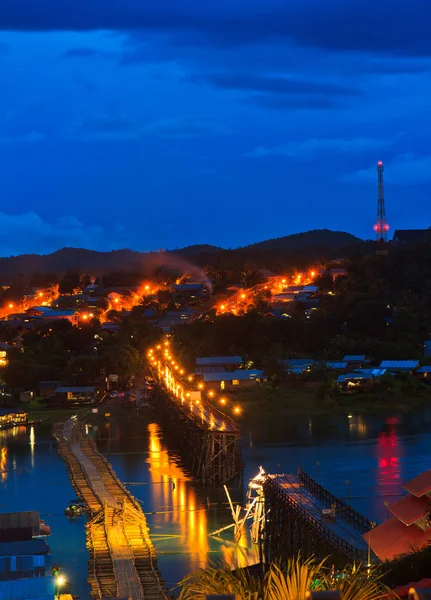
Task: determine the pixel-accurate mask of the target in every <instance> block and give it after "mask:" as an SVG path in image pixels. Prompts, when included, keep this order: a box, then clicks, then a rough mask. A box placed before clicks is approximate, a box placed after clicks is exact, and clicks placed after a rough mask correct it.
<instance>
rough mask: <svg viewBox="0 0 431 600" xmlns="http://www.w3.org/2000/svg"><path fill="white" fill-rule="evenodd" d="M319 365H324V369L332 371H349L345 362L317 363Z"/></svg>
mask: <svg viewBox="0 0 431 600" xmlns="http://www.w3.org/2000/svg"><path fill="white" fill-rule="evenodd" d="M318 365H322V366H323V367H326V368H327V369H331V370H332V371H344V370H345V369H347V362H344V361H335V362H331V361H329V362H326V361H325V362H322V363H316V366H318Z"/></svg>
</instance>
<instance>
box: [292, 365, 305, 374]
mask: <svg viewBox="0 0 431 600" xmlns="http://www.w3.org/2000/svg"><path fill="white" fill-rule="evenodd" d="M304 370H306V368H305V369H304V368H303V367H289V368H288V372H289V373H295V374H296V375H301V374H302V373H303V372H304Z"/></svg>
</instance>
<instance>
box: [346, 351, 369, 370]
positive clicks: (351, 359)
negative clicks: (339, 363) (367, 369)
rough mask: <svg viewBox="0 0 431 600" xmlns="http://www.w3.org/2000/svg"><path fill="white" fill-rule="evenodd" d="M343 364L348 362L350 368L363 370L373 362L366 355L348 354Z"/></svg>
mask: <svg viewBox="0 0 431 600" xmlns="http://www.w3.org/2000/svg"><path fill="white" fill-rule="evenodd" d="M343 362H346V363H347V366H348V367H349V368H350V367H356V368H362V367H364V366H365V365H368V364H369V363H370V362H371V361H370V360H369V359H368V358H367V357H366V356H365V354H346V355H345V356H344V357H343Z"/></svg>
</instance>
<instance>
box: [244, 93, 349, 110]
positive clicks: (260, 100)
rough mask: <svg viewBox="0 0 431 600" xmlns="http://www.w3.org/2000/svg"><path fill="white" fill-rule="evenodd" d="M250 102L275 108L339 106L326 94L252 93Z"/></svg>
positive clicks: (324, 107)
mask: <svg viewBox="0 0 431 600" xmlns="http://www.w3.org/2000/svg"><path fill="white" fill-rule="evenodd" d="M249 101H250V102H251V103H252V104H256V105H257V106H261V107H262V108H265V109H268V108H273V109H276V110H301V109H304V110H310V109H311V110H313V109H314V110H327V109H331V108H336V107H338V106H339V102H338V101H336V100H335V99H334V98H328V97H327V96H312V97H307V96H280V95H273V94H252V95H251V96H250V97H249Z"/></svg>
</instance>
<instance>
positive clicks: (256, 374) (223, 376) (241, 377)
mask: <svg viewBox="0 0 431 600" xmlns="http://www.w3.org/2000/svg"><path fill="white" fill-rule="evenodd" d="M202 376H203V378H204V381H205V382H210V381H233V380H234V379H237V380H238V381H246V380H250V379H260V378H261V377H262V376H263V371H258V370H253V371H251V370H250V371H249V370H246V369H241V370H240V371H230V372H222V373H220V372H218V373H203V375H202Z"/></svg>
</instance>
